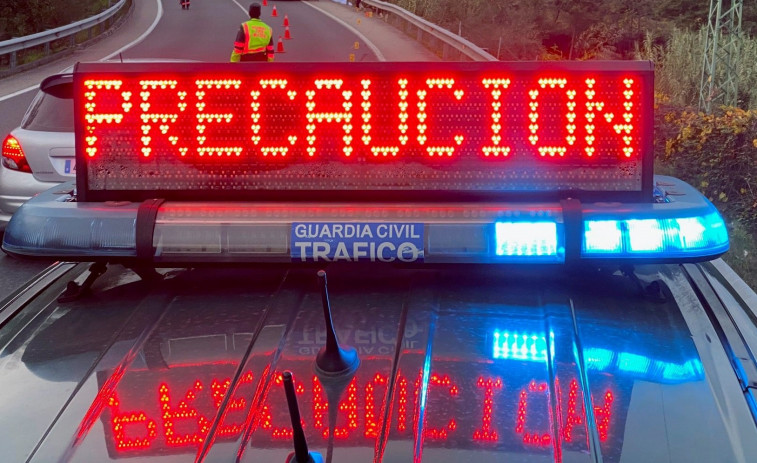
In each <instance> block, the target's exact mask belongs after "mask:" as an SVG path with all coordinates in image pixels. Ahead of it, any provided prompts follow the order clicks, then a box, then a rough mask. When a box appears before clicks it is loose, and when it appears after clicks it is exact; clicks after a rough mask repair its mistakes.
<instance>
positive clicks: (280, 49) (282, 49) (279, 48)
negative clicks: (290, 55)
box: [276, 36, 284, 53]
mask: <svg viewBox="0 0 757 463" xmlns="http://www.w3.org/2000/svg"><path fill="white" fill-rule="evenodd" d="M276 53H284V41H283V40H281V36H279V46H278V47H277V48H276Z"/></svg>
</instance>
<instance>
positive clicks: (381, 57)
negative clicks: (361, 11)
mask: <svg viewBox="0 0 757 463" xmlns="http://www.w3.org/2000/svg"><path fill="white" fill-rule="evenodd" d="M234 1H236V0H234ZM302 3H304V4H305V5H307V6H309V7H310V8H312V9H314V10H318V11H320V12H321V13H323V14H325V15H326V16H328V17H330V18H331V19H333V20H334V21H336V22H338V23H340V24H341V25H342V26H344V27H346V28H347V29H349V30H350V31H351V32H352V33H353V34H355V35H357V36H358V37H360V40H362V41H363V43H365V44H366V45H368V48H370V49H371V51H372V52H373V53H374V54H375V55H376V58H377V59H378V60H379V61H386V58H384V54H383V53H381V50H379V48H378V47H377V46H376V45H374V44H373V42H371V41H370V40H368V37H366V36H364V35H363V34H362V33H361V32H360V31H358V30H357V29H355V28H354V27H352V25H350V24H347V23H346V22H344V21H342V20H341V19H339V18H337V17H336V16H334V15H333V14H331V13H328V12H326V11H323V10H321V9H320V8H318V7H315V6H313V5H311V4H310V3H308V2H302Z"/></svg>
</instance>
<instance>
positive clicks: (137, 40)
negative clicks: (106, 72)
mask: <svg viewBox="0 0 757 463" xmlns="http://www.w3.org/2000/svg"><path fill="white" fill-rule="evenodd" d="M156 3H157V4H158V14H157V16H155V20H154V21H153V22H152V24H151V25H150V27H149V28H148V29H147V30H146V31H145V32H144V33H143V34H142V35H140V36H139V37H137V38H136V39H135V40H134V41H133V42H131V43H129V44H127V45H124V46H123V47H121V48H120V49H118V50H117V51H115V52H113V53H111V54H110V55H108V56H106V57H105V58H102V59H100V61H105V60H108V59H110V58H112V57H114V56H116V55H118V54H119V53H123V51H124V50H127V49H129V48H131V47H133V46H134V45H136V44H138V43H139V42H141V41H143V40H144V39H145V38H146V37H147V36H148V35H150V33H151V32H152V31H153V29H155V26H157V25H158V21H160V18H161V17H162V16H163V4H162V3H161V2H160V0H156ZM69 67H70V66H66V67H65V68H63V69H61V70H60V71H58V72H59V73H61V72H63V71H65V70H66V69H68V68H69ZM38 88H39V82H37V84H36V85H32V86H31V87H27V88H24V89H22V90H18V91H16V92H13V93H10V94H8V95H5V96H0V101H5V100H9V99H11V98H13V97H16V96H18V95H22V94H24V93H26V92H30V91H32V90H37V89H38Z"/></svg>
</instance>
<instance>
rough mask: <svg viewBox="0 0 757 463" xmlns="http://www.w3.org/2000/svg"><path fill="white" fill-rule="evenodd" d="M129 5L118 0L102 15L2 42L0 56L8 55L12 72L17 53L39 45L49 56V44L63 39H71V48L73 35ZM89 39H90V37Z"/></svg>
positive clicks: (125, 1) (126, 1) (73, 43)
mask: <svg viewBox="0 0 757 463" xmlns="http://www.w3.org/2000/svg"><path fill="white" fill-rule="evenodd" d="M127 4H131V2H130V1H129V0H119V1H118V3H116V4H115V5H113V6H112V7H110V8H108V9H107V10H105V11H103V12H102V13H100V14H98V15H95V16H92V17H89V18H87V19H82V20H81V21H77V22H75V23H71V24H69V25H67V26H61V27H56V28H55V29H50V30H49V31H44V32H38V33H36V34H32V35H26V36H23V37H17V38H14V39H10V40H4V41H2V42H0V55H7V54H10V55H11V56H10V69H11V70H14V69H15V68H16V66H17V64H18V63H17V53H18V52H19V51H22V50H26V49H28V48H32V47H36V46H39V45H45V50H44V53H45V56H48V55H49V54H50V43H51V42H53V41H55V40H59V39H62V38H65V37H71V41H72V43H71V47H74V46H75V45H76V44H75V34H76V33H78V32H81V31H83V30H86V29H90V28H92V27H94V26H97V25H99V24H102V23H104V22H106V21H108V20H109V19H110V18H112V17H113V16H115V15H116V14H118V12H119V11H121V8H123V7H124V5H127ZM90 38H91V37H90Z"/></svg>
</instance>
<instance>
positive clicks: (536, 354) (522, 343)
mask: <svg viewBox="0 0 757 463" xmlns="http://www.w3.org/2000/svg"><path fill="white" fill-rule="evenodd" d="M554 336H555V335H554V333H550V337H551V338H552V339H554ZM492 357H493V358H494V359H513V360H525V361H529V362H546V361H547V339H546V338H545V337H544V336H539V335H537V334H534V333H516V332H511V331H506V330H503V331H500V330H494V350H493V352H492Z"/></svg>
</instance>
